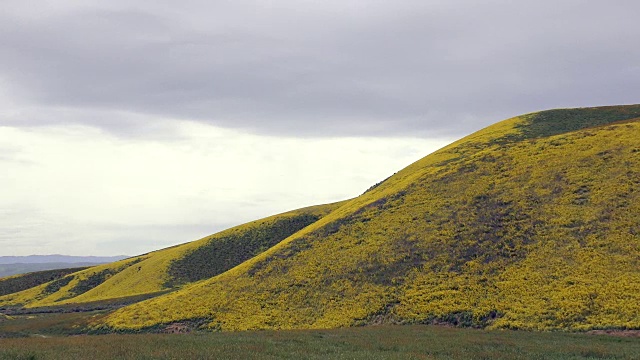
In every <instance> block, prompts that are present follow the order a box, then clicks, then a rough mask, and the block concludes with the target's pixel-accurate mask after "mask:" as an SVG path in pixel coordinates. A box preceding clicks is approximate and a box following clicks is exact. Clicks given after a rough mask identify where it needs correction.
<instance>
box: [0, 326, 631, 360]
mask: <svg viewBox="0 0 640 360" xmlns="http://www.w3.org/2000/svg"><path fill="white" fill-rule="evenodd" d="M0 345H1V346H0V359H93V360H99V359H451V358H454V359H522V358H528V359H638V358H640V340H639V339H637V338H618V337H610V336H595V335H584V334H569V333H532V332H517V331H482V330H472V329H454V328H445V327H435V326H376V327H363V328H346V329H335V330H303V331H259V332H237V333H204V334H203V333H200V334H188V335H169V334H127V335H115V334H114V335H102V336H70V337H49V338H43V337H28V338H10V339H1V340H0Z"/></svg>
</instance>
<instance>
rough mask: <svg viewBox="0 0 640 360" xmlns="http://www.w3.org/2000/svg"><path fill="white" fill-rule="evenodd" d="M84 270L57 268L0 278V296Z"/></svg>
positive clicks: (80, 268)
mask: <svg viewBox="0 0 640 360" xmlns="http://www.w3.org/2000/svg"><path fill="white" fill-rule="evenodd" d="M86 268H87V266H84V267H76V268H65V269H59V268H57V269H54V270H44V271H36V272H30V273H26V274H19V275H11V276H7V277H3V278H0V296H2V295H7V294H13V293H16V292H20V291H23V290H27V289H30V288H32V287H35V286H38V285H41V284H45V283H48V282H51V281H54V280H57V279H60V278H62V277H64V276H66V275H68V274H71V273H74V272H78V271H82V270H84V269H86Z"/></svg>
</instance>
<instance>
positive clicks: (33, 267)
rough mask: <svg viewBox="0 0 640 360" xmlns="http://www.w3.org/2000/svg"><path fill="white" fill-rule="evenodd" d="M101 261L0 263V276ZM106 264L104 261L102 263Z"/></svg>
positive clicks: (85, 264) (78, 265) (89, 264)
mask: <svg viewBox="0 0 640 360" xmlns="http://www.w3.org/2000/svg"><path fill="white" fill-rule="evenodd" d="M99 264H101V263H91V262H78V263H31V264H21V263H18V264H0V278H3V277H5V276H11V275H18V274H26V273H30V272H34V271H44V270H53V269H67V268H74V267H81V266H85V267H88V266H95V265H99ZM102 264H104V263H102Z"/></svg>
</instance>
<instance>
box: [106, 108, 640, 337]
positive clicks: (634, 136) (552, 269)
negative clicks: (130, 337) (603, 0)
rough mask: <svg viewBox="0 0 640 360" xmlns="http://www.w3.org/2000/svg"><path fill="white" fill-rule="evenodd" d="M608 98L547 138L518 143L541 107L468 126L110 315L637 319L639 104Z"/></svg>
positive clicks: (124, 319)
mask: <svg viewBox="0 0 640 360" xmlns="http://www.w3.org/2000/svg"><path fill="white" fill-rule="evenodd" d="M603 109H604V112H603V113H602V114H603V115H602V116H603V117H604V118H605V119H606V121H605V120H602V121H600V120H598V116H597V113H598V111H599V110H597V109H593V110H588V111H587V112H588V113H589V114H590V115H589V116H591V118H589V119H587V120H585V119H583V118H580V116H581V115H580V114H582V113H583V112H580V111H578V112H577V113H576V114H578V115H576V116H578V118H576V119H575V122H576V123H578V124H579V125H575V124H574V125H571V126H570V128H571V129H575V128H577V129H581V128H584V127H589V126H593V125H598V127H595V128H587V129H584V130H577V131H572V132H568V133H562V134H557V135H554V136H547V137H539V135H541V134H543V131H551V130H536V131H537V133H535V134H534V135H536V136H532V135H527V136H526V137H527V138H528V140H526V141H519V140H518V139H521V138H522V136H523V135H522V134H523V129H526V128H527V127H526V126H528V125H527V124H530V121H531V118H532V116H533V115H527V116H524V117H521V118H513V119H509V120H506V121H504V122H501V123H498V124H496V125H494V126H491V127H489V128H487V129H484V130H482V131H480V132H478V133H475V134H472V135H470V136H468V137H466V138H464V139H462V140H460V141H458V142H456V143H454V144H452V145H450V146H448V147H446V148H444V149H442V150H440V151H438V152H436V153H434V154H432V155H429V156H427V157H426V158H424V159H422V160H420V161H418V162H416V163H414V164H412V165H410V166H409V167H407V168H406V169H404V170H402V171H400V172H398V173H397V174H396V175H394V176H392V177H391V178H389V179H388V180H386V181H384V182H383V183H381V184H380V185H379V186H377V187H375V188H373V189H371V190H370V191H368V192H366V193H365V194H363V195H362V196H360V197H358V198H356V199H353V200H351V201H350V202H348V203H347V204H345V205H344V206H342V207H340V208H338V209H336V210H335V211H333V212H332V213H331V214H329V215H327V216H325V217H323V218H322V219H320V220H319V221H317V222H316V223H314V224H312V225H310V226H308V227H306V228H304V229H303V230H301V231H299V232H298V233H296V234H294V235H292V236H291V237H289V238H287V239H286V240H284V241H282V242H280V243H279V244H278V245H276V246H274V247H273V248H271V249H269V250H267V251H265V252H264V253H262V254H261V255H258V256H257V257H255V258H253V259H251V260H249V261H246V262H245V263H243V264H241V265H240V266H238V267H236V268H234V269H232V270H231V271H227V272H225V273H223V274H221V275H219V276H217V277H215V278H213V279H209V280H205V281H202V282H199V283H196V284H193V285H190V286H186V287H184V288H183V289H182V290H180V291H177V292H174V293H171V294H167V295H164V296H161V297H158V298H155V299H151V300H147V301H144V302H142V303H139V304H134V305H131V306H128V307H126V308H123V309H120V310H118V311H116V312H115V313H113V314H112V315H110V316H108V317H106V318H105V320H104V321H102V322H101V324H104V325H106V326H107V327H109V328H115V329H141V328H145V327H150V326H154V327H157V326H158V324H168V323H172V322H176V321H182V320H185V319H202V318H208V319H209V320H210V324H209V326H210V327H211V328H214V329H222V330H246V329H264V328H273V329H287V328H328V327H341V326H353V325H365V324H377V323H440V322H447V323H452V324H455V325H465V326H489V327H493V328H518V329H573V330H577V329H594V328H639V327H640V228H638V214H640V192H638V191H637V188H638V185H640V180H639V179H640V156H639V154H640V144H639V143H638V141H639V138H640V137H639V136H638V135H639V134H640V121H638V120H631V119H629V115H628V114H629V112H630V111H632V110H633V111H635V110H634V109H637V106H631V107H616V108H603ZM630 109H631V110H630ZM616 111H617V113H618V115H617V116H614V115H615V113H616ZM545 113H546V114H547V115H549V114H555V113H553V112H545ZM559 114H562V112H560V113H559ZM564 114H565V115H566V114H567V113H564ZM569 114H571V112H569ZM565 115H562V116H565ZM545 116H546V115H545ZM554 116H555V115H554ZM562 116H560V117H557V116H556V117H555V119H558V118H562ZM552 118H553V116H552ZM620 120H629V121H627V122H624V123H622V122H619V121H620ZM562 122H563V123H569V122H571V121H569V120H568V119H564V120H563V121H562ZM552 123H553V124H555V123H556V122H555V120H554V122H552ZM603 123H607V124H609V125H606V126H601V125H602V124H603ZM562 126H568V125H566V124H565V125H562ZM553 131H556V130H553ZM497 139H502V140H501V141H496V140H497ZM505 139H507V140H505ZM98 326H101V325H99V324H98Z"/></svg>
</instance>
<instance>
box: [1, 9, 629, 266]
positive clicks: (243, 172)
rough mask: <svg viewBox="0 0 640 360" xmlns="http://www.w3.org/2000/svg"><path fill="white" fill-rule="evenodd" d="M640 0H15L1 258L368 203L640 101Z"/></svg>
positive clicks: (110, 245) (6, 77)
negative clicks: (504, 128)
mask: <svg viewBox="0 0 640 360" xmlns="http://www.w3.org/2000/svg"><path fill="white" fill-rule="evenodd" d="M638 14H640V2H637V1H632V0H628V1H624V0H618V1H616V0H612V1H591V0H584V1H578V0H555V1H547V0H542V1H526V2H525V1H470V0H468V1H455V0H454V1H451V0H450V1H444V0H443V1H428V0H422V1H418V0H416V1H402V0H393V1H392V0H388V1H375V0H369V1H331V0H325V1H305V0H297V1H285V0H283V1H276V0H273V1H264V0H263V1H241V0H233V1H231V0H229V1H185V0H183V1H160V0H149V1H140V0H126V1H124V0H122V1H119V0H110V1H90V0H84V1H71V0H67V1H54V0H51V1H21V0H20V1H13V0H3V1H2V5H1V8H0V166H1V168H2V171H1V172H0V256H1V255H28V254H47V253H64V254H72V255H116V254H128V255H135V254H138V253H142V252H146V251H150V250H154V249H157V248H161V247H165V246H169V245H173V244H178V243H182V242H186V241H190V240H194V239H196V238H199V237H202V236H205V235H208V234H210V233H213V232H216V231H219V230H222V229H224V228H226V227H229V226H232V225H236V224H239V223H242V222H246V221H249V220H253V219H256V218H259V217H263V216H267V215H270V214H273V213H276V212H282V211H286V210H290V209H294V208H298V207H302V206H307V205H313V204H317V203H324V202H330V201H336V200H342V199H345V198H350V197H354V196H357V195H359V194H360V193H362V192H363V191H364V190H366V189H367V188H368V187H369V186H370V185H372V184H374V183H376V182H378V181H380V180H382V179H384V178H386V177H387V176H389V175H391V174H392V173H394V172H395V171H397V170H399V169H401V168H403V167H404V166H406V165H408V164H409V163H411V162H413V161H415V160H418V159H419V158H421V157H423V156H424V155H426V154H428V153H429V152H432V151H434V150H436V149H437V148H439V147H442V146H443V145H445V144H447V143H448V142H450V141H452V140H455V139H457V138H459V137H462V136H464V135H467V134H469V133H471V132H473V131H475V130H478V129H480V128H482V127H484V126H487V125H490V124H492V123H494V122H497V121H499V120H502V119H505V118H508V117H511V116H514V115H518V114H522V113H527V112H531V111H536V110H542V109H548V108H556V107H577V106H596V105H613V104H629V103H638V102H640V101H639V100H638V94H640V46H638V39H640V22H639V21H638V19H637V16H638Z"/></svg>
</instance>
